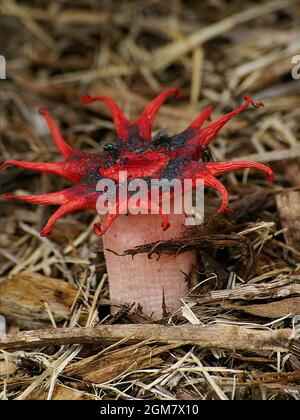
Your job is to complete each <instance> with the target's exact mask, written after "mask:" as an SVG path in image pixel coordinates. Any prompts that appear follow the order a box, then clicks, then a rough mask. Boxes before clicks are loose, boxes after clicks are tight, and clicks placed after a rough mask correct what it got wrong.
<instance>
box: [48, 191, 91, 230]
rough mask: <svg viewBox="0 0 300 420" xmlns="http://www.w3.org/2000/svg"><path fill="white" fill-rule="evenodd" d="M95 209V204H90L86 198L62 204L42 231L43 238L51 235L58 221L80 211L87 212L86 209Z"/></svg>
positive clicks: (77, 198) (78, 198)
mask: <svg viewBox="0 0 300 420" xmlns="http://www.w3.org/2000/svg"><path fill="white" fill-rule="evenodd" d="M92 208H95V203H92V202H90V201H89V200H87V198H86V197H84V196H82V197H76V198H74V199H72V200H70V201H69V202H67V203H65V204H62V205H61V206H60V207H59V208H58V209H57V210H56V212H55V213H53V214H52V216H51V217H50V218H49V220H48V222H47V224H46V225H45V227H44V228H43V229H42V230H41V232H40V234H41V236H47V235H49V234H50V233H51V232H52V230H53V227H54V225H55V223H56V222H57V221H58V219H60V218H62V217H64V216H66V215H67V214H70V213H73V212H75V211H78V210H85V209H92Z"/></svg>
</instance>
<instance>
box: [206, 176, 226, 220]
mask: <svg viewBox="0 0 300 420" xmlns="http://www.w3.org/2000/svg"><path fill="white" fill-rule="evenodd" d="M203 179H204V185H205V186H206V187H211V188H213V189H215V190H216V191H218V192H219V193H220V195H221V198H222V204H221V206H220V207H219V209H218V213H226V212H228V211H229V210H230V209H229V207H228V205H229V194H228V191H227V189H226V188H225V186H224V185H223V184H222V182H220V181H219V180H218V179H217V178H215V177H213V176H212V175H205V177H204V178H203Z"/></svg>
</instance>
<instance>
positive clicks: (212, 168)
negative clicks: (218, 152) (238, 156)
mask: <svg viewBox="0 0 300 420" xmlns="http://www.w3.org/2000/svg"><path fill="white" fill-rule="evenodd" d="M206 169H207V170H209V172H211V174H212V175H214V176H218V175H222V174H225V173H227V172H231V171H238V170H240V169H256V170H258V171H261V172H263V173H264V174H265V175H266V176H267V178H268V180H269V182H273V181H274V179H275V176H274V173H273V171H272V169H271V168H270V167H269V166H266V165H263V164H261V163H256V162H239V161H233V162H209V163H207V164H206Z"/></svg>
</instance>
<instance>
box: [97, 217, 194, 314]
mask: <svg viewBox="0 0 300 420" xmlns="http://www.w3.org/2000/svg"><path fill="white" fill-rule="evenodd" d="M169 219H170V224H171V226H170V228H169V229H168V230H167V231H165V232H164V231H163V230H162V228H161V217H160V216H159V215H151V214H149V215H147V214H146V215H145V214H144V215H143V214H140V215H128V216H125V215H122V216H120V217H119V218H118V219H117V220H116V221H115V222H114V223H113V224H112V225H111V227H110V229H109V230H108V231H107V232H106V234H105V235H104V236H103V243H104V253H105V258H106V264H107V272H108V278H109V291H110V299H111V301H112V303H113V305H112V313H115V312H116V311H117V309H118V306H116V305H114V304H124V303H126V304H132V303H134V302H135V303H139V304H140V305H141V306H142V307H143V311H144V313H145V314H147V315H148V316H152V319H160V318H162V317H163V315H164V313H163V312H164V311H163V309H164V304H165V309H166V310H167V312H169V313H170V312H172V311H174V310H176V309H178V308H179V307H180V306H181V301H180V299H181V298H182V297H183V296H184V294H185V292H186V290H187V282H186V275H187V274H189V272H190V270H191V268H192V264H193V263H194V261H195V253H194V252H192V251H189V252H185V253H182V254H180V255H177V256H175V257H174V256H170V255H166V254H163V255H161V257H160V258H159V259H158V258H157V256H156V255H154V256H152V258H151V259H148V257H147V254H138V255H136V256H134V257H133V258H132V257H131V256H117V255H115V254H113V253H112V252H110V251H109V249H110V250H113V251H114V252H116V253H119V254H120V253H122V252H124V251H125V250H128V249H129V248H133V247H135V246H137V245H144V244H147V243H151V242H155V241H161V240H168V239H176V238H177V239H178V238H180V237H182V234H183V231H184V220H185V216H184V215H174V214H171V215H170V217H169Z"/></svg>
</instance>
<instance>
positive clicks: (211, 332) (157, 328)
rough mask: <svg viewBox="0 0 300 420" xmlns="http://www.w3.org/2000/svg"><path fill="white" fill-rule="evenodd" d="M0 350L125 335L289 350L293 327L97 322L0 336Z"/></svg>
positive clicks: (237, 347) (107, 340) (208, 345)
mask: <svg viewBox="0 0 300 420" xmlns="http://www.w3.org/2000/svg"><path fill="white" fill-rule="evenodd" d="M0 337H1V338H0V350H9V351H16V350H24V349H27V348H38V347H45V346H53V345H55V346H57V345H70V344H104V343H113V342H116V341H119V340H122V339H124V338H125V337H127V338H128V342H132V343H134V342H138V341H143V340H151V341H153V342H157V343H167V344H171V343H177V342H180V343H182V344H191V345H197V346H199V347H200V348H217V349H227V350H233V351H235V350H245V351H255V352H256V353H257V352H262V353H264V352H266V351H280V352H288V349H289V345H290V342H291V340H292V338H293V330H291V329H282V330H277V331H272V330H266V329H259V328H257V329H254V328H253V329H250V328H246V327H241V326H237V325H227V324H214V325H205V326H201V325H181V326H175V327H174V326H172V327H170V326H164V325H156V324H142V325H140V324H136V325H126V324H125V325H99V326H97V327H94V328H77V327H75V328H57V329H48V330H37V331H23V332H20V333H17V334H13V335H2V336H0Z"/></svg>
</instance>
